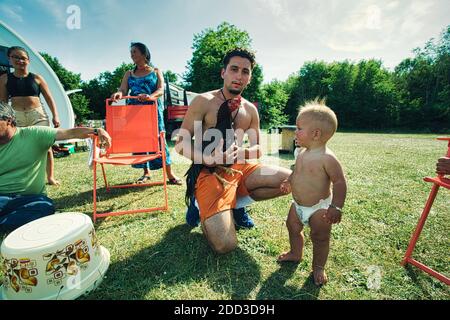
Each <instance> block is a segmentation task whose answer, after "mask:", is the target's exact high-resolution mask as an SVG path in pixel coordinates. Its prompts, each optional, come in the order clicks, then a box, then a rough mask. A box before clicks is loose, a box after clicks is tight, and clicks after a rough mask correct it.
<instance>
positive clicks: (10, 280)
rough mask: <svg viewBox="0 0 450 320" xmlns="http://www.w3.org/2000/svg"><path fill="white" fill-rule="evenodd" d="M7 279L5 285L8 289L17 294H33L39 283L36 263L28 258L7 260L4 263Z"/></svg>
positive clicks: (4, 281)
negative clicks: (22, 292)
mask: <svg viewBox="0 0 450 320" xmlns="http://www.w3.org/2000/svg"><path fill="white" fill-rule="evenodd" d="M3 269H4V271H5V277H4V279H3V285H4V286H5V288H6V289H8V288H11V289H13V290H14V291H15V292H19V291H21V290H22V291H24V292H27V293H31V292H32V290H33V289H32V288H33V287H35V286H36V285H37V283H38V280H37V277H36V276H37V275H38V269H37V268H36V261H34V260H30V259H28V258H21V259H5V260H4V261H3Z"/></svg>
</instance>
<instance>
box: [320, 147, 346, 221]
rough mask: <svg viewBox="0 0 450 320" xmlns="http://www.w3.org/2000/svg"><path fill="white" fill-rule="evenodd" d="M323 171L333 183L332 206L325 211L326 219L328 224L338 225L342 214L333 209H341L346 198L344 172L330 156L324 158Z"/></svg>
mask: <svg viewBox="0 0 450 320" xmlns="http://www.w3.org/2000/svg"><path fill="white" fill-rule="evenodd" d="M325 171H326V172H327V174H328V176H329V177H330V180H331V182H332V183H333V200H332V201H331V204H332V206H330V207H329V208H328V210H327V214H326V219H327V221H328V222H329V223H339V222H340V221H341V215H342V212H340V210H338V209H336V208H334V207H333V206H336V207H338V208H342V207H343V206H344V202H345V198H346V196H347V182H346V180H345V176H344V171H343V170H342V166H341V164H340V163H339V161H338V160H337V159H336V158H335V157H334V156H332V155H327V156H326V158H325Z"/></svg>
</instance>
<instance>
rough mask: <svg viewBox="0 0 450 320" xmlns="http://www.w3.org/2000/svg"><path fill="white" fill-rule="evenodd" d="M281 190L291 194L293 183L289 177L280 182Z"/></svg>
mask: <svg viewBox="0 0 450 320" xmlns="http://www.w3.org/2000/svg"><path fill="white" fill-rule="evenodd" d="M280 191H281V193H282V194H289V193H291V183H290V182H289V180H288V179H286V180H284V181H283V182H282V183H281V184H280Z"/></svg>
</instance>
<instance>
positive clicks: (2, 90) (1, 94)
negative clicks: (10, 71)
mask: <svg viewBox="0 0 450 320" xmlns="http://www.w3.org/2000/svg"><path fill="white" fill-rule="evenodd" d="M6 81H8V76H7V75H6V73H5V74H2V76H1V77H0V102H5V103H8V90H6Z"/></svg>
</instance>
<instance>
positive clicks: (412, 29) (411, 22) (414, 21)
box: [400, 0, 434, 36]
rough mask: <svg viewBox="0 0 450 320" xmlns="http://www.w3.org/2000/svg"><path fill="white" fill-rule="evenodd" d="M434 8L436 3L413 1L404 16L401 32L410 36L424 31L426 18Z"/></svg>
mask: <svg viewBox="0 0 450 320" xmlns="http://www.w3.org/2000/svg"><path fill="white" fill-rule="evenodd" d="M433 6H434V1H417V0H416V1H413V2H412V3H411V4H410V6H409V8H408V9H407V11H406V12H405V14H404V19H403V23H402V24H401V26H400V30H401V31H402V32H405V33H407V34H408V35H410V36H412V35H415V34H417V33H419V32H420V31H422V30H423V27H424V17H426V16H427V15H428V14H429V13H430V11H431V9H432V7H433Z"/></svg>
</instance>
